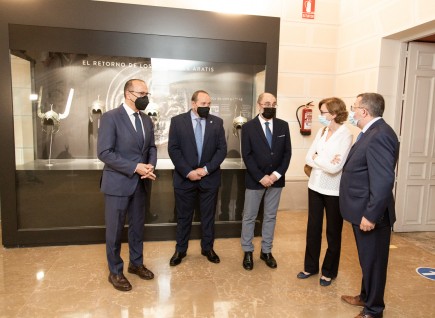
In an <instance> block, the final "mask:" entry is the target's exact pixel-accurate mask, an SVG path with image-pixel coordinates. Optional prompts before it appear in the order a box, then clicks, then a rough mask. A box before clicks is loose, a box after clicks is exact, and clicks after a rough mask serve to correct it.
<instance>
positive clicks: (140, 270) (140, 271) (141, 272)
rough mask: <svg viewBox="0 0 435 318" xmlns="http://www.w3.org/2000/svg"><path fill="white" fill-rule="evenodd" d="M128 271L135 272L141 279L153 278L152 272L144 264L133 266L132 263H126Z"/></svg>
mask: <svg viewBox="0 0 435 318" xmlns="http://www.w3.org/2000/svg"><path fill="white" fill-rule="evenodd" d="M128 272H129V273H131V274H136V275H137V276H139V277H140V278H142V279H146V280H150V279H153V278H154V274H153V272H151V271H150V270H149V269H148V268H146V267H145V266H144V265H139V266H134V265H133V264H131V263H130V264H128Z"/></svg>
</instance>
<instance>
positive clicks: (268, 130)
mask: <svg viewBox="0 0 435 318" xmlns="http://www.w3.org/2000/svg"><path fill="white" fill-rule="evenodd" d="M264 124H265V125H266V139H267V142H268V143H269V147H270V149H272V132H271V131H270V128H269V124H270V123H269V122H268V121H266V122H265V123H264Z"/></svg>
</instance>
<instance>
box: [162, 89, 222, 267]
mask: <svg viewBox="0 0 435 318" xmlns="http://www.w3.org/2000/svg"><path fill="white" fill-rule="evenodd" d="M191 103H192V109H191V110H189V111H188V112H187V113H184V114H180V115H178V116H175V117H173V118H172V119H171V126H170V128H169V141H168V153H169V157H170V158H171V160H172V162H173V163H174V166H175V171H174V180H173V184H174V193H175V208H176V215H177V234H176V239H177V244H176V247H175V253H174V255H173V256H172V258H171V260H170V261H169V265H170V266H176V265H178V264H180V263H181V260H182V259H183V258H184V257H185V256H186V251H187V247H188V243H189V236H190V230H191V228H192V217H193V212H194V208H195V202H197V200H199V209H200V214H201V227H202V239H201V254H202V255H204V256H206V257H207V259H208V260H209V261H210V262H212V263H219V262H220V259H219V256H218V255H217V254H216V253H215V251H214V250H213V243H214V218H215V213H216V203H217V195H218V190H219V186H220V183H221V170H220V165H221V163H222V162H223V161H224V159H225V155H226V154H227V144H226V141H225V132H224V128H223V121H222V119H220V118H219V117H216V116H213V115H209V111H210V104H211V99H210V96H209V94H208V93H207V92H205V91H202V90H199V91H196V92H195V93H193V95H192V99H191Z"/></svg>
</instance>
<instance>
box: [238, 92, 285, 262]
mask: <svg viewBox="0 0 435 318" xmlns="http://www.w3.org/2000/svg"><path fill="white" fill-rule="evenodd" d="M257 107H258V110H259V115H258V116H257V117H255V118H253V119H252V120H250V121H248V122H247V123H246V124H244V125H243V126H242V157H243V161H244V163H245V166H246V173H245V184H246V190H245V205H244V209H243V222H242V234H241V244H242V249H243V251H244V253H245V254H244V257H243V268H244V269H246V270H252V269H253V267H254V260H253V258H252V252H253V251H254V245H253V244H252V240H253V238H254V228H255V219H256V218H257V215H258V210H259V207H260V203H261V200H262V198H263V197H264V215H263V228H262V241H261V252H260V259H262V260H263V261H265V262H266V265H267V266H269V267H270V268H276V267H277V263H276V260H275V258H274V257H273V256H272V244H273V236H274V232H275V224H276V213H277V210H278V205H279V200H280V197H281V191H282V188H283V187H284V186H285V180H284V177H285V173H286V171H287V168H288V166H289V164H290V158H291V153H292V151H291V141H290V130H289V126H288V123H287V122H286V121H284V120H281V119H278V118H275V115H276V107H277V104H276V98H275V96H273V95H272V94H270V93H262V94H260V96H258V100H257Z"/></svg>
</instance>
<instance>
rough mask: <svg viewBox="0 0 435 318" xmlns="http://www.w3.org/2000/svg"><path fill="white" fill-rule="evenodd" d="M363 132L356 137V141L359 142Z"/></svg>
mask: <svg viewBox="0 0 435 318" xmlns="http://www.w3.org/2000/svg"><path fill="white" fill-rule="evenodd" d="M363 134H364V133H363V132H362V131H361V132H360V133H359V134H358V136H357V137H356V141H355V142H357V141H358V140H360V139H361V137H362V135H363Z"/></svg>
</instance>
